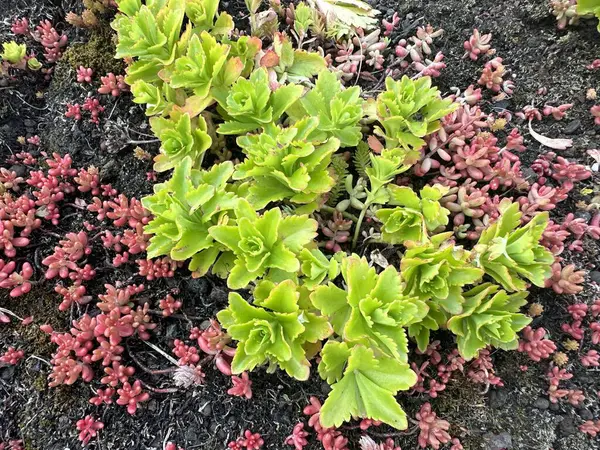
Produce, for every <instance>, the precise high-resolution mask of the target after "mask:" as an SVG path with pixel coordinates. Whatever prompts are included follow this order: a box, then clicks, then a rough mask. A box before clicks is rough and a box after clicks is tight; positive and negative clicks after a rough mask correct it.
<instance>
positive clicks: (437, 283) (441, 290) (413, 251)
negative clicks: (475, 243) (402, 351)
mask: <svg viewBox="0 0 600 450" xmlns="http://www.w3.org/2000/svg"><path fill="white" fill-rule="evenodd" d="M450 236H452V233H451V232H450V233H442V234H437V235H435V236H433V237H432V238H431V241H428V242H423V243H416V242H411V243H408V242H407V244H408V247H407V250H406V253H405V254H404V258H402V261H401V262H400V270H401V275H402V280H403V282H404V287H403V292H404V293H405V295H413V296H416V297H418V298H420V299H421V300H423V301H425V302H426V303H427V306H428V307H429V313H428V315H427V317H426V318H425V320H423V321H421V322H419V323H414V324H412V326H411V327H409V334H410V336H411V337H413V338H415V339H416V341H417V344H418V346H419V348H420V349H421V350H424V349H425V348H426V347H427V345H428V343H429V334H430V330H437V329H438V328H439V327H440V326H445V323H446V321H447V320H448V317H449V315H450V314H460V313H462V310H463V309H462V308H463V303H464V297H463V295H462V289H463V286H466V285H469V284H474V283H476V282H478V281H479V280H481V278H482V277H483V273H484V272H483V270H482V269H479V268H477V267H473V266H472V265H471V264H470V261H469V257H470V253H469V252H468V251H466V250H464V249H463V248H462V247H457V246H456V245H454V243H453V242H451V241H449V240H448V239H449V238H450Z"/></svg>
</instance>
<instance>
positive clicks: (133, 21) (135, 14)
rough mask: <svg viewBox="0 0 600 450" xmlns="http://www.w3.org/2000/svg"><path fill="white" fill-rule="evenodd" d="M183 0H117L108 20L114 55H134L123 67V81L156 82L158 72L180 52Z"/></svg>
mask: <svg viewBox="0 0 600 450" xmlns="http://www.w3.org/2000/svg"><path fill="white" fill-rule="evenodd" d="M186 3H187V2H186V0H147V1H146V2H145V4H142V2H141V0H120V1H119V3H118V5H119V14H117V16H116V17H115V20H114V21H113V22H112V24H111V26H112V28H113V29H114V30H115V31H116V32H117V37H118V43H117V53H116V55H115V58H137V60H136V61H134V62H133V63H132V64H131V65H130V66H129V68H128V69H127V76H126V77H125V81H126V82H127V83H128V84H130V85H131V84H133V83H134V82H135V81H136V80H144V81H146V82H158V81H160V78H159V76H158V73H159V72H160V70H162V69H163V68H164V67H167V66H169V65H170V64H172V63H173V61H174V59H175V57H176V56H177V54H178V53H180V52H181V49H180V48H179V41H180V33H181V27H182V25H183V19H184V16H185V8H186Z"/></svg>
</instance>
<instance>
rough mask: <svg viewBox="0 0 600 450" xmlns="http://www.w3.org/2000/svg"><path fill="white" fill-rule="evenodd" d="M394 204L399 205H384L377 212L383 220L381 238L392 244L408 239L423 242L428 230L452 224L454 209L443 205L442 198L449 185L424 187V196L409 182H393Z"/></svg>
mask: <svg viewBox="0 0 600 450" xmlns="http://www.w3.org/2000/svg"><path fill="white" fill-rule="evenodd" d="M388 190H389V193H390V201H389V204H390V205H398V206H397V207H396V208H382V209H379V210H378V211H377V213H376V216H377V218H378V219H379V220H381V223H382V226H381V238H382V240H383V241H384V242H388V243H390V244H403V243H404V242H405V241H417V242H422V241H424V240H427V239H428V233H429V232H432V231H435V230H436V229H437V228H439V227H442V226H446V225H448V215H449V214H450V211H448V210H447V209H446V208H444V207H443V206H441V205H440V202H439V200H440V199H441V198H442V197H443V196H444V194H445V193H446V192H448V188H446V187H444V186H441V185H439V184H436V185H434V186H425V187H424V188H423V189H421V192H420V194H421V198H419V196H417V194H416V193H415V192H414V191H413V190H412V189H411V188H409V187H407V186H396V185H390V186H389V188H388Z"/></svg>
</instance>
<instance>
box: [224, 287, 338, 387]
mask: <svg viewBox="0 0 600 450" xmlns="http://www.w3.org/2000/svg"><path fill="white" fill-rule="evenodd" d="M300 295H301V294H300V292H298V288H297V286H296V284H295V283H294V282H293V281H292V280H287V281H283V282H281V283H279V284H274V283H272V282H270V281H266V280H265V281H261V282H260V283H259V284H258V285H257V287H256V289H255V290H254V302H253V303H254V305H251V304H249V303H248V302H247V301H246V300H244V299H243V298H242V297H241V296H240V295H239V294H237V293H236V292H231V293H230V294H229V306H228V308H227V309H224V310H222V311H220V312H219V313H218V314H217V318H218V319H219V322H220V323H221V325H222V326H223V327H224V328H226V329H227V333H228V334H229V335H230V336H231V337H232V338H233V339H235V340H236V341H237V348H236V351H235V356H234V358H233V361H232V364H231V370H232V372H233V373H241V372H243V371H245V370H252V369H254V368H255V367H256V366H259V365H262V364H265V363H268V364H269V371H271V372H272V371H274V370H275V368H276V367H277V366H279V367H281V368H282V369H283V370H285V371H286V372H287V373H288V374H289V375H290V376H291V377H294V378H296V379H298V380H306V379H308V376H309V374H310V363H309V362H308V359H307V357H306V349H305V348H304V346H306V345H307V344H311V343H312V344H314V343H318V342H320V341H321V340H323V339H325V338H327V337H328V336H329V335H331V333H332V329H331V325H329V323H328V322H327V319H326V318H325V317H320V316H317V315H316V314H314V313H311V312H308V311H305V310H303V309H301V308H300V306H299V299H300Z"/></svg>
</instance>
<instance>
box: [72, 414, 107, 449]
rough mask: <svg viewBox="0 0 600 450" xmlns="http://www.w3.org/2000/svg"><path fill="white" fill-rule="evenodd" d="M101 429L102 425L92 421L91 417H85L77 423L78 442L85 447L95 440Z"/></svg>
mask: <svg viewBox="0 0 600 450" xmlns="http://www.w3.org/2000/svg"><path fill="white" fill-rule="evenodd" d="M102 428H104V424H103V423H102V422H100V421H96V420H94V418H93V417H92V416H85V417H84V418H83V419H80V420H78V421H77V430H78V431H79V440H80V441H81V443H82V444H83V445H87V444H88V443H89V442H90V440H91V439H92V438H95V437H96V436H97V434H98V431H100V430H101V429H102Z"/></svg>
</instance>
